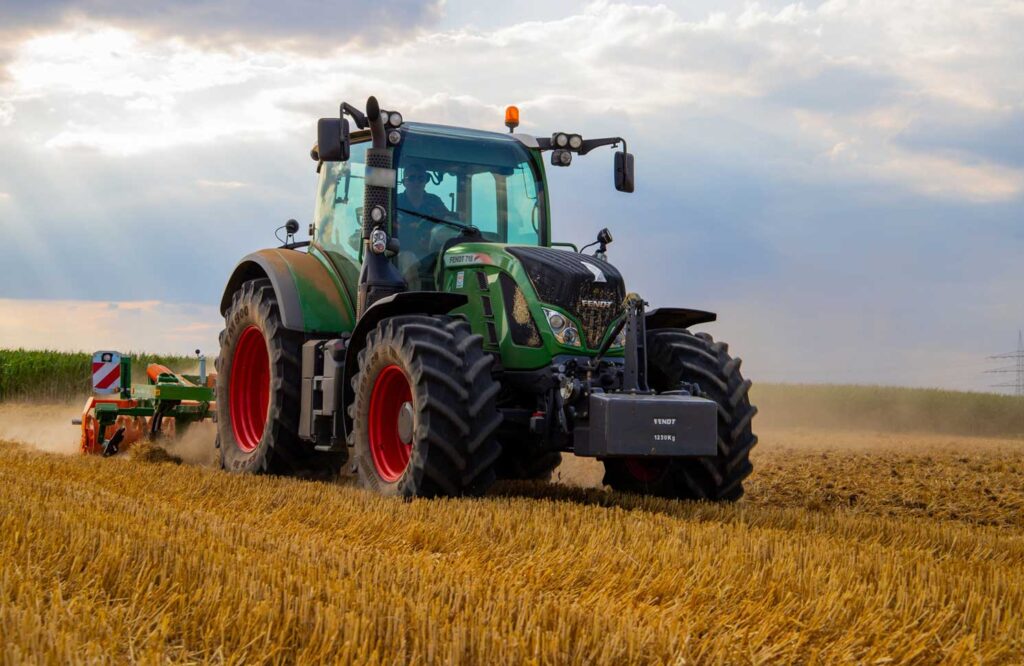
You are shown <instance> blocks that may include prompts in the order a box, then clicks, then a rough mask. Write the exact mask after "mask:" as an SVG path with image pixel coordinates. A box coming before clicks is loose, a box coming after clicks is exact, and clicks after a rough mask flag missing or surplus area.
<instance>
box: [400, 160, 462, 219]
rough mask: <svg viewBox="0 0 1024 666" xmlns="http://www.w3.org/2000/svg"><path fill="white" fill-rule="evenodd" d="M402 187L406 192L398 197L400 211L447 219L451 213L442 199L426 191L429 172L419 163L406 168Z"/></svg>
mask: <svg viewBox="0 0 1024 666" xmlns="http://www.w3.org/2000/svg"><path fill="white" fill-rule="evenodd" d="M402 185H405V191H404V192H402V193H400V194H399V195H398V207H399V208H400V209H402V208H404V209H405V210H408V211H412V212H413V213H422V214H424V215H430V216H431V217H437V218H441V219H442V220H443V219H446V218H447V215H448V214H449V213H450V212H451V211H449V210H448V207H447V206H445V205H444V202H443V201H441V197H439V196H437V195H436V194H432V193H430V192H427V191H426V189H425V188H426V187H427V170H426V169H425V168H424V167H423V165H422V164H420V163H419V162H412V163H410V164H408V165H406V167H405V173H404V174H403V175H402Z"/></svg>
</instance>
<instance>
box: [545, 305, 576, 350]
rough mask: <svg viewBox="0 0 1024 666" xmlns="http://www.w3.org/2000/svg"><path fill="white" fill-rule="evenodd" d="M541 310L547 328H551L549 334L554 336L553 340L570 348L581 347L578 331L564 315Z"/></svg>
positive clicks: (546, 309)
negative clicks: (546, 321) (546, 322)
mask: <svg viewBox="0 0 1024 666" xmlns="http://www.w3.org/2000/svg"><path fill="white" fill-rule="evenodd" d="M543 310H544V318H545V319H547V320H548V326H550V327H551V332H552V333H554V334H555V339H556V340H558V342H559V343H561V344H563V345H569V346H570V347H579V346H581V343H580V333H579V331H577V330H576V328H575V327H574V326H573V325H572V323H571V322H570V321H569V319H568V318H567V317H566V316H565V315H563V314H562V313H561V312H556V311H554V310H549V309H548V308H543Z"/></svg>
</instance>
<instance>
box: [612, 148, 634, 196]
mask: <svg viewBox="0 0 1024 666" xmlns="http://www.w3.org/2000/svg"><path fill="white" fill-rule="evenodd" d="M633 175H634V174H633V153H627V152H625V151H622V150H620V151H617V152H616V153H615V189H617V190H618V191H619V192H632V191H633V184H634V181H633Z"/></svg>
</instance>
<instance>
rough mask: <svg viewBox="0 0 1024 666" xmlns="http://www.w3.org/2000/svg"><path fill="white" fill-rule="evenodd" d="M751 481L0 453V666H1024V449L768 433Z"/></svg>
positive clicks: (940, 438) (10, 449) (923, 438)
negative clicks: (315, 468) (347, 469)
mask: <svg viewBox="0 0 1024 666" xmlns="http://www.w3.org/2000/svg"><path fill="white" fill-rule="evenodd" d="M4 421H5V419H4V414H3V413H2V410H0V424H3V423H4ZM6 421H7V422H8V423H11V422H13V419H11V418H7V419H6ZM4 437H8V438H10V437H12V434H11V433H10V432H5V431H4V429H3V428H2V427H0V439H2V438H4ZM188 453H194V451H189V452H188ZM186 457H187V456H186ZM193 461H198V462H202V460H201V459H200V460H196V459H193ZM754 464H755V472H754V476H753V477H751V479H750V481H749V483H748V486H747V497H746V498H745V499H744V500H743V501H741V502H740V503H739V504H737V505H734V506H711V505H706V504H696V503H687V502H674V501H661V500H652V499H643V498H637V497H630V496H624V495H618V494H614V493H609V492H606V491H604V490H602V489H599V488H580V487H573V486H572V485H566V484H574V483H584V484H587V483H592V482H593V481H594V480H595V478H597V479H599V477H600V474H599V472H597V471H596V470H595V469H594V468H593V465H587V464H585V463H577V464H567V465H565V466H564V468H563V469H562V470H561V471H560V476H561V481H562V484H561V485H543V484H512V485H504V486H501V487H499V488H498V489H496V490H495V492H493V493H492V494H491V495H489V496H488V497H486V498H484V499H481V500H440V501H437V500H435V501H413V502H405V503H403V502H400V501H393V500H389V499H385V498H381V497H376V496H373V495H369V494H367V493H365V492H363V491H361V490H359V489H357V488H354V487H351V486H350V485H345V484H343V483H334V484H325V483H318V482H306V481H297V480H289V479H275V478H252V477H236V476H229V475H226V474H223V473H221V472H219V471H216V470H213V469H209V468H205V467H202V466H196V465H175V464H169V463H163V464H152V463H147V462H145V461H144V458H142V457H137V458H135V459H131V458H122V459H111V460H102V459H97V458H90V459H85V458H80V457H74V456H62V455H57V454H53V453H46V452H41V451H39V450H37V449H35V448H30V447H28V446H25V445H21V444H13V443H3V444H0V662H5V663H21V662H48V663H52V662H78V661H81V662H93V663H95V662H111V663H123V662H125V661H136V662H142V663H155V662H164V661H185V662H222V663H258V662H285V663H311V662H322V661H337V662H359V663H402V664H404V663H475V664H485V663H487V664H490V663H517V664H518V663H607V664H628V663H666V664H691V663H712V664H713V663H728V664H735V663H741V664H742V663H939V662H943V663H977V662H985V663H1022V661H1024V517H1022V514H1024V441H1022V440H1020V439H982V438H969V437H958V436H950V435H934V434H884V433H870V432H844V431H828V430H821V429H792V428H789V429H773V430H770V431H766V432H762V433H761V443H760V445H759V446H758V447H757V448H756V449H755V454H754Z"/></svg>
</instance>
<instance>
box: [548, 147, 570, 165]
mask: <svg viewBox="0 0 1024 666" xmlns="http://www.w3.org/2000/svg"><path fill="white" fill-rule="evenodd" d="M551 164H552V165H553V166H563V167H564V166H569V165H570V164H572V153H570V152H569V151H568V150H566V149H565V148H558V149H557V150H553V151H551Z"/></svg>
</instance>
